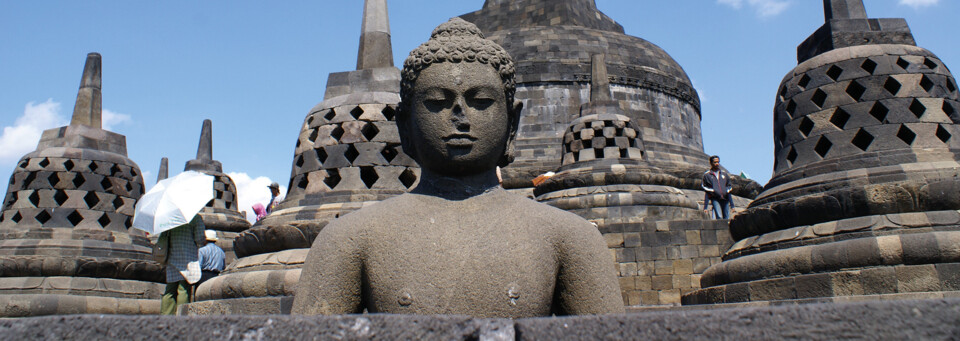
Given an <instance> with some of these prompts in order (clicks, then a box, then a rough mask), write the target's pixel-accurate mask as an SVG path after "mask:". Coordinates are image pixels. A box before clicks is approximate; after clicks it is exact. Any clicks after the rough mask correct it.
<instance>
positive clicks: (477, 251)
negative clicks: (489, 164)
mask: <svg viewBox="0 0 960 341" xmlns="http://www.w3.org/2000/svg"><path fill="white" fill-rule="evenodd" d="M383 204H384V206H385V207H381V208H388V209H389V210H381V212H386V211H392V214H390V217H389V219H388V220H385V221H387V222H388V223H386V224H371V225H368V226H366V227H365V228H363V229H362V230H363V231H364V232H363V237H362V241H361V244H362V245H363V247H362V248H361V249H362V250H363V251H362V252H363V258H364V263H363V277H364V278H363V281H364V289H363V290H364V299H365V300H366V301H365V306H366V307H367V309H368V310H369V311H370V312H388V313H400V314H409V313H416V314H476V312H478V311H480V312H484V315H486V316H511V317H523V316H543V315H549V314H550V308H551V304H552V301H553V294H554V286H555V284H556V279H557V271H558V253H557V252H558V251H557V243H558V242H559V240H558V238H560V236H559V235H558V233H557V231H558V229H557V228H556V227H557V226H559V225H558V224H564V223H565V222H563V221H562V220H564V219H558V217H557V216H556V215H555V214H546V213H547V212H544V210H550V208H548V207H545V206H543V205H540V204H537V203H535V202H533V201H530V200H528V199H526V198H522V197H519V196H516V195H513V194H510V193H508V192H506V191H504V190H502V189H496V190H493V191H491V192H489V193H485V194H482V195H479V196H476V197H472V198H469V199H465V200H445V199H442V198H438V197H433V196H425V195H416V194H407V195H404V196H401V197H397V198H394V199H391V200H389V201H387V202H384V203H383ZM538 213H543V214H538ZM549 213H554V212H549ZM358 218H359V217H358ZM561 218H563V217H561ZM362 220H367V219H361V221H362ZM367 221H370V220H367ZM567 223H580V224H583V223H585V222H583V221H582V220H581V221H575V220H573V221H570V222H567Z"/></svg>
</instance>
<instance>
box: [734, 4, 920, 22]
mask: <svg viewBox="0 0 960 341" xmlns="http://www.w3.org/2000/svg"><path fill="white" fill-rule="evenodd" d="M900 1H931V0H900ZM934 1H936V0H934ZM717 3H718V4H721V5H726V6H730V7H733V8H735V9H740V8H742V7H743V4H744V3H746V4H747V5H748V6H749V7H750V8H751V9H753V10H755V11H756V12H757V16H759V17H760V18H770V17H773V16H776V15H778V14H780V13H783V11H785V10H786V9H787V7H790V0H717Z"/></svg>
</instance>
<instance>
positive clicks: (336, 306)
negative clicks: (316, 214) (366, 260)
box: [292, 224, 363, 315]
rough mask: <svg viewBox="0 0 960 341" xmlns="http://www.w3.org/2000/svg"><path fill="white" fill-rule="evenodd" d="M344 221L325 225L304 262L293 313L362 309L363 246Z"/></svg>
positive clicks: (352, 311)
mask: <svg viewBox="0 0 960 341" xmlns="http://www.w3.org/2000/svg"><path fill="white" fill-rule="evenodd" d="M343 227H344V226H342V225H336V226H335V225H334V224H331V225H328V226H327V227H326V228H324V229H323V230H322V231H321V232H320V234H319V235H318V236H317V239H316V240H315V241H314V243H313V246H312V247H311V248H310V253H308V254H307V258H306V260H304V262H303V270H302V272H301V274H300V282H299V283H298V284H297V295H296V298H295V299H294V301H293V309H292V313H293V314H303V315H318V314H321V315H336V314H353V313H361V312H363V306H362V304H361V302H362V300H361V277H360V276H361V269H362V263H363V261H362V259H361V254H360V252H361V251H360V246H359V245H358V239H357V236H356V235H355V232H354V235H352V236H351V235H350V231H347V230H348V229H346V228H343Z"/></svg>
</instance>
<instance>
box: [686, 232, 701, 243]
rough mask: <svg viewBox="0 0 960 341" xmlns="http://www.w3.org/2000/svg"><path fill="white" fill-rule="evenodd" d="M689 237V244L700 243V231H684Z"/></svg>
mask: <svg viewBox="0 0 960 341" xmlns="http://www.w3.org/2000/svg"><path fill="white" fill-rule="evenodd" d="M684 234H685V235H686V238H687V245H700V244H701V240H700V231H684Z"/></svg>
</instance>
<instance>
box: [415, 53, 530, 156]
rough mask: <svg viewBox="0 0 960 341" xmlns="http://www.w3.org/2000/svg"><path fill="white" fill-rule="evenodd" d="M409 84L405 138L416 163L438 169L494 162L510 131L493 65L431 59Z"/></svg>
mask: <svg viewBox="0 0 960 341" xmlns="http://www.w3.org/2000/svg"><path fill="white" fill-rule="evenodd" d="M412 90H413V93H412V96H410V98H411V99H412V102H413V103H409V104H408V105H407V108H408V110H409V111H410V112H409V113H408V117H407V118H406V121H407V122H404V123H405V124H404V125H405V126H406V130H407V131H406V135H407V136H406V137H405V138H407V139H409V140H410V141H409V142H410V143H409V144H407V145H410V146H412V147H413V148H414V149H415V150H414V152H415V153H416V155H417V159H418V161H419V163H420V166H421V167H423V168H426V169H429V170H431V171H434V172H437V173H440V174H444V175H470V174H476V173H479V172H482V171H485V170H490V169H493V168H494V167H496V165H497V162H498V161H499V159H500V157H501V156H502V155H503V153H504V149H505V148H506V145H507V140H508V138H509V137H510V136H509V135H510V134H511V133H512V132H511V129H510V119H509V117H510V116H509V113H508V105H507V103H506V95H505V94H504V88H503V84H502V83H501V80H500V76H499V74H498V73H497V71H496V70H494V69H493V67H491V66H489V65H487V64H482V63H476V62H462V63H451V62H443V63H437V64H433V65H431V66H429V67H427V68H426V69H423V70H422V71H421V72H420V74H419V76H418V77H417V80H416V83H415V84H414V86H413V89H412Z"/></svg>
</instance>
